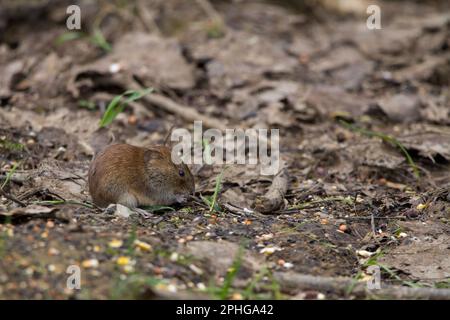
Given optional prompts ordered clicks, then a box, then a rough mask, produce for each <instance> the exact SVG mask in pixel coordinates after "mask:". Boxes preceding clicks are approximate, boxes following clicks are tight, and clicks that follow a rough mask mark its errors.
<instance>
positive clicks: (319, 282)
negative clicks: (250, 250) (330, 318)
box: [274, 272, 450, 300]
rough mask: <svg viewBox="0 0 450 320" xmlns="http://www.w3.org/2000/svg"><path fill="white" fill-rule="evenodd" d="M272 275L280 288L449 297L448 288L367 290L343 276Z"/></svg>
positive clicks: (416, 297)
mask: <svg viewBox="0 0 450 320" xmlns="http://www.w3.org/2000/svg"><path fill="white" fill-rule="evenodd" d="M274 277H275V279H276V280H277V282H278V283H279V284H280V286H281V289H282V290H317V291H322V292H323V291H328V292H333V293H337V294H351V295H354V296H356V297H367V296H378V297H383V298H390V299H433V300H449V299H450V289H436V288H410V287H403V286H390V285H383V284H381V286H382V288H381V289H372V290H369V289H368V288H367V283H366V282H358V281H355V280H354V279H352V278H345V277H336V278H333V277H321V276H312V275H305V274H299V273H292V272H275V273H274Z"/></svg>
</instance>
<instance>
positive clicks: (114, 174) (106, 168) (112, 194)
mask: <svg viewBox="0 0 450 320" xmlns="http://www.w3.org/2000/svg"><path fill="white" fill-rule="evenodd" d="M194 191H195V184H194V177H193V176H192V174H191V172H190V171H189V168H188V167H187V166H186V165H185V164H184V163H181V164H179V165H176V164H174V163H173V162H172V158H171V150H170V149H169V148H168V147H166V146H152V147H148V148H141V147H136V146H132V145H129V144H113V145H110V146H107V147H106V148H105V149H104V150H103V151H101V152H100V153H98V155H97V156H95V158H94V160H93V161H92V163H91V166H90V167H89V192H90V194H91V196H92V199H93V201H94V203H95V204H96V205H98V206H100V207H106V206H108V205H109V204H111V203H119V204H122V205H124V206H127V207H129V208H136V207H138V206H145V205H170V204H173V203H176V202H184V201H185V200H186V198H187V196H188V195H190V194H192V193H193V192H194Z"/></svg>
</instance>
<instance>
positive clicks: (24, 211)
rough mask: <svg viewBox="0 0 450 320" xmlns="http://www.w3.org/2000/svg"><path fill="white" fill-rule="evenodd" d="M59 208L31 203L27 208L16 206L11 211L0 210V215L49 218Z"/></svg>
mask: <svg viewBox="0 0 450 320" xmlns="http://www.w3.org/2000/svg"><path fill="white" fill-rule="evenodd" d="M56 210H57V208H50V207H44V206H39V205H31V206H28V207H25V208H16V209H13V210H11V211H6V212H0V217H11V218H24V217H33V218H36V217H37V218H48V217H53V216H54V213H55V211H56Z"/></svg>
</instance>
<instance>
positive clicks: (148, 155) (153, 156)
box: [144, 149, 164, 162]
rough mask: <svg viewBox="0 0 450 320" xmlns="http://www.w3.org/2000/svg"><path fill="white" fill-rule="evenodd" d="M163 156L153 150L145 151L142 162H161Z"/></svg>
mask: <svg viewBox="0 0 450 320" xmlns="http://www.w3.org/2000/svg"><path fill="white" fill-rule="evenodd" d="M163 158H164V157H163V155H162V153H161V152H160V151H159V150H155V149H147V150H145V152H144V161H145V162H149V161H152V160H161V159H163Z"/></svg>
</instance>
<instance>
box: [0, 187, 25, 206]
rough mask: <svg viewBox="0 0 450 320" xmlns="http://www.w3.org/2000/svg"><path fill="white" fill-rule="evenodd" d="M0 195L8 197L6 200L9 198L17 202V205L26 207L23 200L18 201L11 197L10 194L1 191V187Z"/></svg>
mask: <svg viewBox="0 0 450 320" xmlns="http://www.w3.org/2000/svg"><path fill="white" fill-rule="evenodd" d="M0 195H2V196H4V197H5V198H6V199H8V200H11V201H13V202H15V203H17V204H18V205H19V206H21V207H26V206H27V205H26V204H25V203H24V202H22V201H20V200H19V199H17V198H15V197H13V196H12V195H10V194H8V193H6V192H5V191H3V190H2V189H0Z"/></svg>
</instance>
